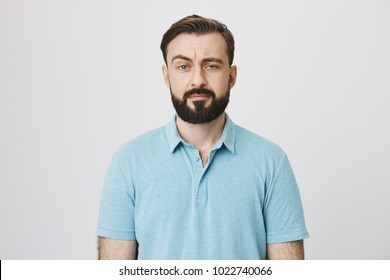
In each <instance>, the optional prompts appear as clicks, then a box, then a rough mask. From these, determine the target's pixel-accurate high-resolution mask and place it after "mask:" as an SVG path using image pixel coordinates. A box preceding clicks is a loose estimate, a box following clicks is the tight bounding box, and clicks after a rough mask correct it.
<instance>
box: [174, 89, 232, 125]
mask: <svg viewBox="0 0 390 280" xmlns="http://www.w3.org/2000/svg"><path fill="white" fill-rule="evenodd" d="M194 94H202V95H206V96H208V97H209V98H211V103H210V104H209V105H208V106H206V103H207V101H208V100H201V101H194V102H193V103H194V107H195V108H191V107H190V106H188V104H187V100H188V99H189V98H190V97H191V96H192V95H194ZM229 97H230V89H229V87H228V88H227V90H226V93H225V95H223V96H222V97H219V98H216V97H215V93H214V91H212V90H209V89H205V88H194V89H191V90H189V91H186V92H185V93H184V95H183V99H179V98H177V97H175V96H174V95H173V93H172V90H171V99H172V103H173V107H175V110H176V113H177V115H178V116H179V117H180V118H181V119H182V120H183V121H185V122H188V123H192V124H203V123H209V122H211V121H213V120H215V119H216V118H218V117H219V116H220V115H221V114H222V113H223V112H225V109H226V107H227V105H228V104H229Z"/></svg>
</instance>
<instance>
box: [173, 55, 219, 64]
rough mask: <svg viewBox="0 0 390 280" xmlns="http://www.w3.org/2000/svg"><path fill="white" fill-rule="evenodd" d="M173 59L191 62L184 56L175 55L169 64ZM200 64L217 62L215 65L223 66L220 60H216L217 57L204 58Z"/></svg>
mask: <svg viewBox="0 0 390 280" xmlns="http://www.w3.org/2000/svg"><path fill="white" fill-rule="evenodd" d="M175 59H183V60H187V61H191V58H189V57H187V56H184V55H181V54H178V55H175V56H174V57H173V58H172V60H171V63H173V61H174V60H175ZM202 62H217V63H220V64H223V61H222V59H220V58H217V57H206V58H205V59H203V61H202Z"/></svg>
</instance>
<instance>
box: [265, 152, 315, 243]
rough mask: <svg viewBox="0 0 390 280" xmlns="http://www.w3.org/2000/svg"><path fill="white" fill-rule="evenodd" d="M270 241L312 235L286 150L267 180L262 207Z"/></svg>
mask: <svg viewBox="0 0 390 280" xmlns="http://www.w3.org/2000/svg"><path fill="white" fill-rule="evenodd" d="M263 215H264V222H265V227H266V232H267V243H280V242H290V241H295V240H300V239H305V238H308V237H309V234H308V231H307V229H306V225H305V219H304V213H303V207H302V202H301V197H300V193H299V189H298V186H297V183H296V180H295V176H294V173H293V170H292V168H291V165H290V163H289V160H288V158H287V156H286V155H285V154H284V153H283V157H282V159H281V161H280V162H279V163H278V166H277V168H276V169H275V172H274V173H273V174H271V175H270V176H269V181H268V182H267V188H266V196H265V204H264V209H263Z"/></svg>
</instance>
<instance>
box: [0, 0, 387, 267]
mask: <svg viewBox="0 0 390 280" xmlns="http://www.w3.org/2000/svg"><path fill="white" fill-rule="evenodd" d="M193 13H198V14H201V15H203V16H207V17H213V18H217V19H219V20H221V21H222V22H224V23H226V24H227V25H228V27H229V28H230V29H231V30H232V32H233V33H234V35H235V38H236V59H235V64H236V65H237V66H238V80H237V84H236V87H235V88H234V89H233V91H232V93H231V95H232V96H231V103H230V105H229V107H228V113H229V114H230V116H231V117H232V119H233V120H234V121H235V122H236V123H238V124H240V125H241V126H244V127H246V128H248V129H250V130H253V131H255V132H256V133H258V134H260V135H262V136H264V137H266V138H268V139H271V140H272V141H274V142H276V143H278V144H279V145H280V146H281V147H282V148H283V149H284V150H285V151H286V152H287V154H288V155H289V158H290V161H291V163H292V165H293V168H294V171H295V173H296V177H297V180H298V183H299V185H300V189H301V195H302V199H303V203H304V209H305V215H306V222H307V226H308V229H309V231H310V234H311V238H310V239H309V240H307V242H306V255H307V258H308V259H390V238H389V236H390V225H389V220H390V219H389V216H390V215H389V213H390V212H389V210H390V203H389V195H390V188H389V187H390V183H389V181H390V170H389V158H390V148H389V143H390V131H389V127H390V112H389V105H390V97H389V94H390V52H389V50H390V1H385V0H382V1H380V0H366V1H363V0H361V1H352V0H350V1H346V0H343V1H340V0H337V1H336V0H327V1H325V0H321V1H309V0H307V1H303V0H300V1H226V0H224V1H208V0H206V1H200V0H198V1H183V0H180V1H179V0H178V1H168V0H165V1H125V0H123V1H108V0H107V1H97V0H89V1H87V0H69V1H51V0H47V1H44V0H36V1H29V0H24V1H22V0H19V1H18V0H0V133H1V137H0V226H1V229H0V258H1V259H95V258H96V237H95V230H96V224H97V216H98V208H99V199H100V192H101V187H102V183H103V180H104V174H105V171H106V168H107V165H108V162H109V160H110V158H111V155H112V153H113V152H114V151H115V150H116V149H117V148H118V147H119V145H121V144H122V143H124V142H125V141H127V140H129V139H131V138H133V137H135V136H137V135H139V134H140V133H142V132H145V131H146V130H150V129H153V128H156V127H158V126H161V125H163V124H165V123H166V122H168V121H169V120H170V118H171V117H172V116H173V113H174V110H173V107H172V105H171V101H170V96H169V92H168V90H167V89H166V88H165V85H164V84H163V78H162V75H161V65H162V63H163V60H162V56H161V53H160V50H159V43H160V40H161V36H162V34H163V33H164V32H165V31H166V29H167V28H168V27H169V26H170V24H171V23H173V22H174V21H176V20H178V19H179V18H181V17H183V16H186V15H189V14H193Z"/></svg>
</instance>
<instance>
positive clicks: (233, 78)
mask: <svg viewBox="0 0 390 280" xmlns="http://www.w3.org/2000/svg"><path fill="white" fill-rule="evenodd" d="M236 79H237V66H236V65H233V66H231V67H230V69H229V87H230V89H231V88H233V87H234V85H235V84H236Z"/></svg>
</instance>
